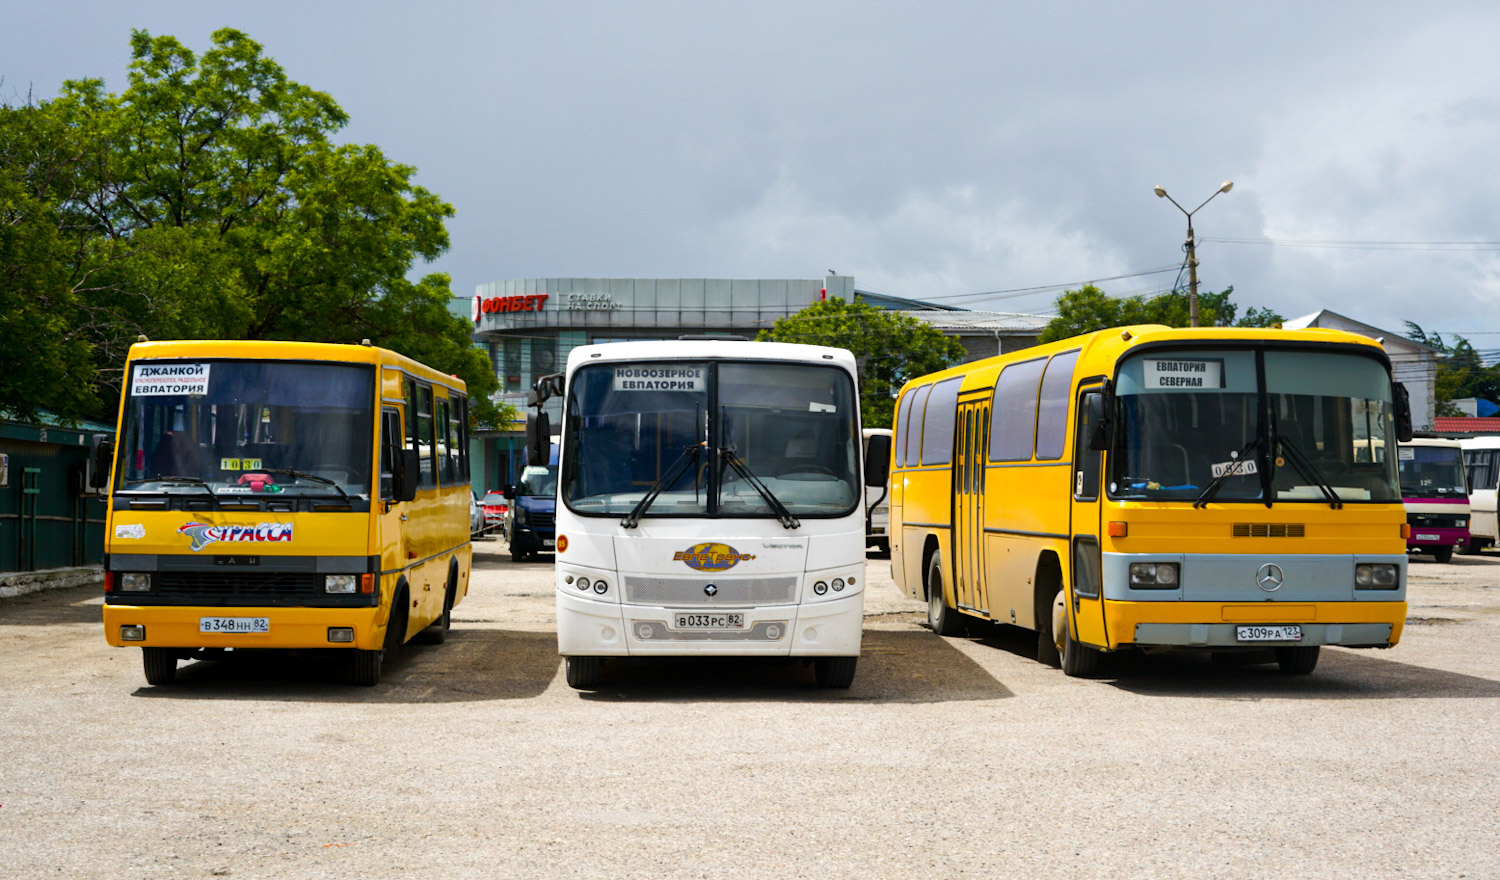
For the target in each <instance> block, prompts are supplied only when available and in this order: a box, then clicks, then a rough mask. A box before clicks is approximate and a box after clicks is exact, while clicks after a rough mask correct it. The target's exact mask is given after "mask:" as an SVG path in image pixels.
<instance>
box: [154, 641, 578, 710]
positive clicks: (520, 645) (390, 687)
mask: <svg viewBox="0 0 1500 880" xmlns="http://www.w3.org/2000/svg"><path fill="white" fill-rule="evenodd" d="M559 664H560V660H559V658H558V656H557V637H556V636H554V635H553V634H552V633H550V632H513V631H507V630H494V629H454V630H450V631H449V633H448V641H447V642H446V643H444V644H442V645H420V644H412V643H408V644H407V645H405V646H404V647H403V648H402V649H401V653H400V654H399V655H398V656H397V658H396V660H395V662H394V663H391V662H388V663H387V664H386V667H385V670H384V673H383V674H382V676H381V681H380V684H377V685H375V686H374V687H358V686H356V685H353V684H350V683H349V668H350V658H349V656H348V653H347V652H342V651H297V652H292V651H265V652H260V651H237V652H234V653H231V654H226V655H223V656H222V657H220V658H216V659H210V660H197V661H185V662H182V663H180V664H179V665H178V668H177V680H176V681H174V682H172V683H171V684H169V685H162V686H158V687H151V686H149V685H145V686H142V687H141V688H140V689H139V690H137V691H135V696H139V697H147V698H152V699H187V700H279V701H285V702H311V703H461V702H480V701H487V700H525V699H531V698H533V697H536V696H539V695H540V694H541V693H542V692H543V691H545V690H546V689H547V688H548V687H549V686H550V685H551V684H552V681H553V679H554V678H556V677H557V673H558V668H559Z"/></svg>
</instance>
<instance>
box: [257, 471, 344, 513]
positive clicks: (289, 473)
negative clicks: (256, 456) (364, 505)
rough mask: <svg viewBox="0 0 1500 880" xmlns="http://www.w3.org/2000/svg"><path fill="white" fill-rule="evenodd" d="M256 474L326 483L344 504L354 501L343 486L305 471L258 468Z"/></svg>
mask: <svg viewBox="0 0 1500 880" xmlns="http://www.w3.org/2000/svg"><path fill="white" fill-rule="evenodd" d="M256 473H260V474H284V475H285V476H288V477H296V478H297V479H299V480H312V481H313V482H314V483H327V484H328V485H330V486H332V487H333V488H334V491H336V492H338V493H339V494H340V495H342V496H343V498H344V500H345V501H346V502H348V503H350V504H353V503H354V499H352V498H350V497H349V493H347V492H345V491H344V487H343V486H340V485H339V484H338V482H337V481H334V480H330V479H328V478H327V477H320V476H318V475H317V474H310V473H308V472H307V471H294V470H292V469H291V468H259V469H257V470H256Z"/></svg>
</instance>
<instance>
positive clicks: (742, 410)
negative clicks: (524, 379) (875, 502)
mask: <svg viewBox="0 0 1500 880" xmlns="http://www.w3.org/2000/svg"><path fill="white" fill-rule="evenodd" d="M856 407H857V404H856V400H855V395H854V384H853V381H852V379H851V378H850V376H849V374H848V373H847V372H845V371H844V370H841V369H838V368H835V367H823V366H815V365H806V364H797V365H793V364H778V363H758V362H757V363H738V362H705V361H698V362H683V361H675V362H661V363H649V362H632V363H630V364H629V365H628V366H627V365H624V364H596V365H591V366H585V367H582V368H580V369H579V370H578V371H577V372H576V373H575V374H574V376H573V377H572V379H571V381H570V382H569V391H568V402H567V414H566V425H565V428H564V430H565V431H566V439H565V442H564V448H565V453H564V457H563V463H562V493H561V494H562V497H563V500H564V501H565V503H566V504H567V505H568V506H569V507H570V508H572V509H573V510H575V511H577V512H578V513H581V514H625V513H630V512H631V511H633V510H634V509H635V507H636V505H637V504H639V503H641V501H642V499H643V498H645V497H646V496H647V495H650V494H652V493H653V492H654V493H659V494H656V495H655V497H654V498H653V499H652V500H651V501H650V502H649V507H648V508H646V509H645V510H643V511H641V512H640V513H639V514H638V515H644V516H653V517H655V516H672V515H694V516H743V517H775V516H779V515H785V514H787V513H790V514H795V515H797V516H819V515H824V516H842V515H846V514H848V513H849V512H850V511H852V510H853V509H854V507H855V506H856V505H857V504H858V503H859V499H860V497H861V481H860V480H859V478H858V461H859V450H858V443H859V430H858V411H857V408H856ZM778 508H779V510H778Z"/></svg>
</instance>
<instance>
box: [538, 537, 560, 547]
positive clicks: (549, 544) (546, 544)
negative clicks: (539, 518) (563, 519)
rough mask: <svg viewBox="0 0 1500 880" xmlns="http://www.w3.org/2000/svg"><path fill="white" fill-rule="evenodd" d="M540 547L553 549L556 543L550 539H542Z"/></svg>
mask: <svg viewBox="0 0 1500 880" xmlns="http://www.w3.org/2000/svg"><path fill="white" fill-rule="evenodd" d="M542 546H543V547H555V546H557V542H556V541H554V540H552V539H551V538H543V539H542Z"/></svg>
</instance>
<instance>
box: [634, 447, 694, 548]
mask: <svg viewBox="0 0 1500 880" xmlns="http://www.w3.org/2000/svg"><path fill="white" fill-rule="evenodd" d="M702 451H703V447H702V446H701V445H698V444H694V445H692V446H685V447H683V449H682V454H681V455H679V456H677V460H676V461H674V462H672V466H671V467H669V468H667V470H666V472H665V473H663V474H662V475H661V477H660V478H659V479H657V481H656V482H655V483H652V484H651V490H650V491H648V492H647V493H646V494H645V495H642V496H641V500H640V501H637V502H636V503H635V507H632V508H631V509H630V512H629V513H627V514H625V516H624V518H622V519H621V520H620V526H621V528H626V529H633V528H635V527H636V526H638V525H640V524H641V516H642V515H643V514H645V512H646V511H647V510H648V509H649V508H650V507H651V504H652V502H654V501H656V496H658V495H660V494H661V493H662V490H663V489H665V488H667V487H668V486H670V485H672V484H673V483H675V482H677V478H678V477H680V476H682V474H683V472H684V471H686V470H687V469H688V467H690V466H691V465H692V464H693V463H694V462H696V461H697V460H698V455H699V454H700V453H701V452H702Z"/></svg>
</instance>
